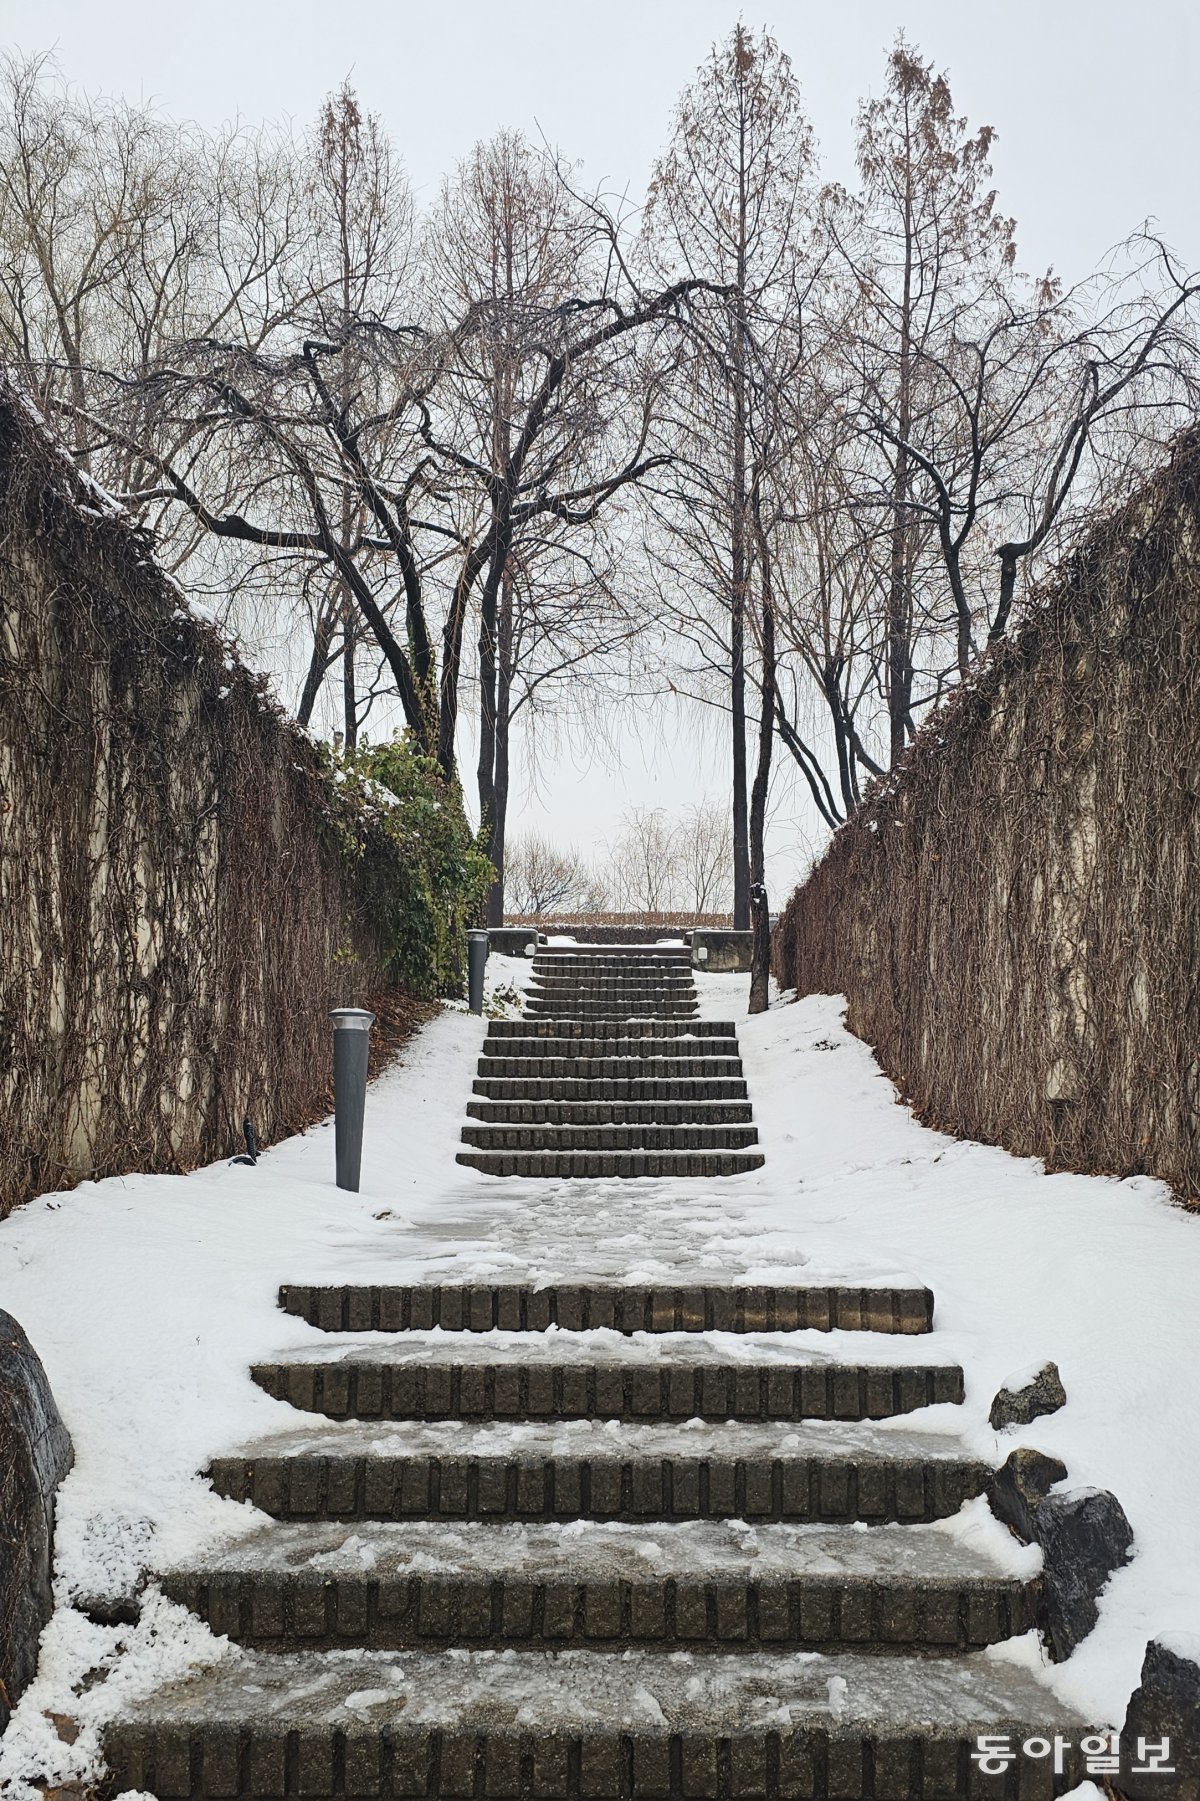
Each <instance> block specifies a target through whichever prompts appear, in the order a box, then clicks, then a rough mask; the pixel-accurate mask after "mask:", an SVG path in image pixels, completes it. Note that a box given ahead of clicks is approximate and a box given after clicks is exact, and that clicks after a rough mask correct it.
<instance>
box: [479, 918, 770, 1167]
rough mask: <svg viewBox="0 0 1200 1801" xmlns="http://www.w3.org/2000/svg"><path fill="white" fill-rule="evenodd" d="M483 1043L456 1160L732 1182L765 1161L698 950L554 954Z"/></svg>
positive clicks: (732, 1037)
mask: <svg viewBox="0 0 1200 1801" xmlns="http://www.w3.org/2000/svg"><path fill="white" fill-rule="evenodd" d="M533 975H534V981H533V983H532V985H531V986H530V989H529V993H528V998H527V1002H526V1009H525V1017H524V1018H523V1019H520V1020H498V1021H493V1022H492V1024H491V1026H490V1028H489V1030H488V1035H487V1038H486V1039H485V1041H484V1047H483V1056H482V1057H481V1058H480V1060H479V1068H478V1075H477V1079H476V1082H475V1087H474V1094H475V1098H474V1099H473V1100H472V1101H471V1103H470V1104H469V1106H468V1109H467V1111H468V1116H469V1123H468V1124H467V1125H466V1126H465V1127H464V1129H463V1134H462V1137H463V1144H464V1146H465V1147H466V1148H465V1149H463V1150H461V1151H460V1152H459V1153H458V1161H459V1162H460V1163H463V1164H466V1165H467V1166H468V1167H469V1168H472V1169H479V1170H483V1171H485V1172H486V1173H488V1174H490V1175H495V1176H559V1177H562V1176H566V1177H571V1176H591V1177H604V1176H733V1175H738V1174H740V1173H742V1172H743V1171H745V1170H751V1169H757V1168H758V1167H759V1166H760V1165H761V1163H762V1162H763V1156H762V1152H761V1151H760V1150H759V1149H758V1148H757V1146H758V1130H757V1128H756V1127H755V1125H754V1123H753V1117H752V1113H751V1108H750V1103H749V1100H748V1098H747V1090H746V1081H745V1077H744V1075H743V1073H742V1060H741V1056H740V1054H739V1052H738V1042H737V1030H736V1028H735V1027H734V1026H733V1025H732V1024H731V1023H727V1022H724V1021H718V1020H700V1019H697V1018H696V1017H695V1015H696V989H695V983H694V982H693V979H692V970H691V963H690V960H689V953H688V952H687V950H686V949H684V948H683V947H680V948H678V949H672V948H667V949H658V948H654V947H651V948H648V949H642V948H640V947H639V948H637V949H636V951H631V950H630V949H628V948H627V949H625V950H614V949H611V948H609V949H605V950H595V951H575V950H573V949H568V950H565V951H564V950H557V949H547V950H543V951H539V953H538V955H537V956H536V957H535V958H534V964H533Z"/></svg>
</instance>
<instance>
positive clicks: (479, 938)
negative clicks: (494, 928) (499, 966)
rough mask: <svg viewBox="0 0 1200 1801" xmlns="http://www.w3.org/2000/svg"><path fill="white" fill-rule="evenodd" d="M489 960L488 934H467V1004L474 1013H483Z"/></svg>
mask: <svg viewBox="0 0 1200 1801" xmlns="http://www.w3.org/2000/svg"><path fill="white" fill-rule="evenodd" d="M487 960H488V935H487V933H486V932H468V933H467V1003H468V1005H469V1006H470V1009H471V1011H472V1013H482V1012H483V972H484V969H485V967H486V965H487Z"/></svg>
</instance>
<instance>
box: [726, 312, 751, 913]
mask: <svg viewBox="0 0 1200 1801" xmlns="http://www.w3.org/2000/svg"><path fill="white" fill-rule="evenodd" d="M743 356H744V347H743V340H742V333H741V329H740V320H737V321H735V324H734V357H733V363H734V395H733V494H732V500H733V515H732V520H731V526H732V530H731V535H730V567H729V575H730V608H729V699H730V709H729V710H730V716H731V720H732V728H733V924H734V929H735V931H739V932H744V931H745V930H746V929H747V927H748V926H749V924H750V847H749V817H748V808H747V802H746V395H745V386H744V381H743V372H742V362H743Z"/></svg>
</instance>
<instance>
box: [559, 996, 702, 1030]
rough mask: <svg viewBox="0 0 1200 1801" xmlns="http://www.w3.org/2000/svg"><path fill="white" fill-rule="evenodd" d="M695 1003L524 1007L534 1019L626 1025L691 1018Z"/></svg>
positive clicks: (668, 1002) (590, 1002) (589, 1003)
mask: <svg viewBox="0 0 1200 1801" xmlns="http://www.w3.org/2000/svg"><path fill="white" fill-rule="evenodd" d="M695 1014H696V1004H695V1002H694V1001H693V1002H688V1003H686V1004H685V1003H684V1002H682V1001H661V1002H659V1003H657V1004H656V1005H651V1004H650V1003H649V1002H646V1001H643V1002H637V1003H634V1002H623V1003H622V1004H620V1005H617V1004H615V1003H612V1004H610V1003H609V1002H607V1001H605V1002H600V1001H580V1002H579V1003H578V1004H577V1005H572V1006H570V1007H568V1006H566V1004H565V1003H564V1002H559V1001H554V1002H542V1001H530V1002H529V1003H528V1005H527V1007H526V1017H527V1018H529V1019H536V1020H543V1019H545V1020H554V1021H555V1022H561V1021H562V1020H564V1019H585V1020H589V1021H593V1020H600V1019H609V1020H619V1021H621V1022H622V1023H623V1024H625V1025H629V1024H630V1023H631V1022H632V1021H635V1020H636V1021H637V1022H638V1023H639V1024H640V1022H641V1021H642V1020H644V1019H694V1018H695Z"/></svg>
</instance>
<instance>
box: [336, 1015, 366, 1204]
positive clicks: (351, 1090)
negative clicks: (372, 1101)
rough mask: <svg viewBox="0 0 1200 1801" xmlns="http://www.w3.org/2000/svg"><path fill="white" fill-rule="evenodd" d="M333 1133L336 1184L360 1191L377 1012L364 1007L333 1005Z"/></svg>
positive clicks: (356, 1191) (355, 1191)
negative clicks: (368, 1010) (373, 1030)
mask: <svg viewBox="0 0 1200 1801" xmlns="http://www.w3.org/2000/svg"><path fill="white" fill-rule="evenodd" d="M329 1017H330V1019H331V1020H332V1021H333V1115H334V1119H333V1135H334V1154H335V1158H336V1162H337V1185H338V1187H339V1188H349V1189H351V1190H352V1191H353V1192H354V1193H355V1194H357V1193H358V1177H359V1171H360V1170H361V1168H362V1141H363V1115H364V1113H365V1112H366V1107H367V1063H368V1061H369V1059H370V1054H371V1027H372V1026H373V1025H374V1024H375V1015H374V1014H373V1013H368V1012H367V1011H366V1009H365V1008H364V1007H334V1008H333V1010H332V1011H331V1013H330V1015H329Z"/></svg>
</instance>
